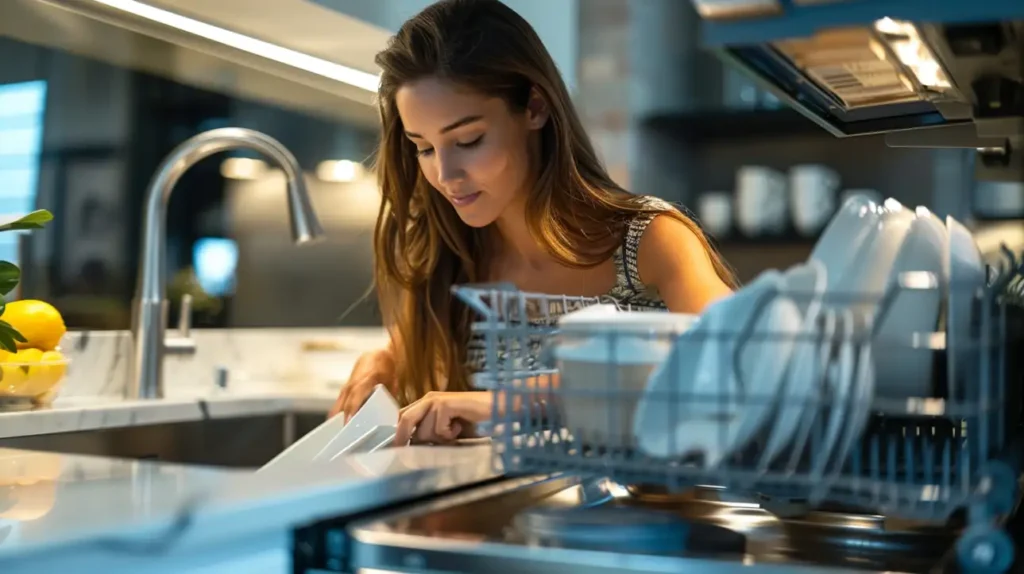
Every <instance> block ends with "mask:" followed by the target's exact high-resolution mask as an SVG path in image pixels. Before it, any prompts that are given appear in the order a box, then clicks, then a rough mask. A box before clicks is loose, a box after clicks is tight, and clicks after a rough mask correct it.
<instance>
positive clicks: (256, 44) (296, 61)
mask: <svg viewBox="0 0 1024 574" xmlns="http://www.w3.org/2000/svg"><path fill="white" fill-rule="evenodd" d="M93 1H94V2H96V3H98V4H103V5H104V6H109V7H110V8H114V9H116V10H121V11H122V12H127V13H129V14H134V15H135V16H138V17H140V18H145V19H147V20H151V21H153V22H159V23H160V24H164V25H167V26H170V27H172V28H177V29H179V30H183V31H185V32H188V33H190V34H195V35H196V36H201V37H203V38H206V39H207V40H212V41H214V42H217V43H220V44H224V45H225V46H231V47H232V48H236V49H238V50H242V51H244V52H249V53H250V54H256V55H257V56H261V57H264V58H267V59H268V60H273V61H275V62H279V63H281V64H285V65H287V66H292V67H294V68H299V69H300V70H305V71H307V72H311V73H313V74H317V75H319V76H323V77H325V78H330V79H332V80H336V81H338V82H342V83H345V84H348V85H350V86H355V87H357V88H361V89H363V90H366V91H368V92H376V91H377V87H378V85H379V83H380V78H379V76H378V75H377V74H371V73H369V72H363V71H362V70H357V69H355V68H350V67H348V66H343V65H341V64H336V63H334V62H331V61H328V60H324V59H322V58H317V57H315V56H310V55H309V54H304V53H302V52H298V51H296V50H291V49H288V48H285V47H283V46H278V45H277V44H271V43H270V42H264V41H262V40H257V39H256V38H253V37H251V36H246V35H244V34H239V33H237V32H232V31H231V30H227V29H225V28H220V27H218V26H213V25H211V24H207V23H205V22H200V21H199V20H194V19H192V18H188V17H186V16H182V15H180V14H175V13H174V12H169V11H167V10H162V9H160V8H157V7H155V6H150V5H149V4H143V3H142V2H138V1H136V0H93Z"/></svg>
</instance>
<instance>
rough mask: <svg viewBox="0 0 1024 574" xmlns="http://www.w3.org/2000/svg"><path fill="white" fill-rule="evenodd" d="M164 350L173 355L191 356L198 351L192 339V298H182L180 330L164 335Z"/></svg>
mask: <svg viewBox="0 0 1024 574" xmlns="http://www.w3.org/2000/svg"><path fill="white" fill-rule="evenodd" d="M164 349H165V350H166V351H167V353H169V354H172V355H189V354H192V353H194V352H195V351H196V342H195V340H194V339H192V296H191V295H188V294H186V295H182V296H181V307H180V308H179V309H178V330H177V332H175V333H166V334H165V335H164Z"/></svg>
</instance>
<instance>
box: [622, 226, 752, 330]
mask: <svg viewBox="0 0 1024 574" xmlns="http://www.w3.org/2000/svg"><path fill="white" fill-rule="evenodd" d="M637 268H638V270H639V272H640V279H641V281H643V282H644V283H645V284H647V285H650V286H653V287H655V288H657V290H658V293H659V294H660V295H661V298H662V300H664V301H665V304H666V305H667V306H668V309H669V311H672V312H675V313H700V312H701V311H703V310H704V308H705V307H707V306H708V304H710V303H711V302H713V301H715V300H716V299H719V298H721V297H724V296H726V295H728V294H730V293H732V289H730V288H729V286H728V285H726V283H725V282H724V281H722V279H721V277H719V276H718V273H717V272H716V271H715V267H714V265H713V264H712V262H711V256H710V254H709V253H708V248H707V247H706V246H705V243H704V242H703V241H701V239H700V238H699V237H697V234H696V233H695V232H693V231H692V230H691V229H690V228H689V227H687V226H686V224H684V223H683V222H682V221H679V220H678V219H675V218H674V217H671V216H669V215H659V216H657V217H655V218H654V220H653V221H651V223H650V224H649V225H648V226H647V230H646V231H645V232H644V234H643V237H642V238H641V239H640V248H639V250H638V254H637Z"/></svg>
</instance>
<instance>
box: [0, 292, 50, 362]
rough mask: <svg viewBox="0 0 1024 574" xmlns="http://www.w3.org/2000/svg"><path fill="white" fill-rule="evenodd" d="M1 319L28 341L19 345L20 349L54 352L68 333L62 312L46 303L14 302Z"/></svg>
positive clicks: (31, 301) (9, 305)
mask: <svg viewBox="0 0 1024 574" xmlns="http://www.w3.org/2000/svg"><path fill="white" fill-rule="evenodd" d="M0 319H2V320H4V321H7V322H8V323H10V324H11V326H12V327H14V328H15V329H17V330H18V332H19V333H21V335H22V336H23V337H25V339H27V341H26V342H24V343H21V342H19V343H18V348H19V349H29V348H35V349H42V350H43V351H52V350H53V349H56V348H57V345H59V344H60V340H61V337H63V336H64V333H66V332H67V327H65V326H64V318H63V317H61V316H60V311H57V309H56V308H54V306H53V305H50V304H49V303H47V302H45V301H36V300H33V299H27V300H25V301H12V302H10V303H8V304H7V308H6V309H5V310H4V314H3V315H2V316H0Z"/></svg>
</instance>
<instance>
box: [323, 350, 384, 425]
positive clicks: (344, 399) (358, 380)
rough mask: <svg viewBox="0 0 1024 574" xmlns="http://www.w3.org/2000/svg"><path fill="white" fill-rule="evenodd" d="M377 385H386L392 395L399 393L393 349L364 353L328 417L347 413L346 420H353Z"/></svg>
mask: <svg viewBox="0 0 1024 574" xmlns="http://www.w3.org/2000/svg"><path fill="white" fill-rule="evenodd" d="M377 385H384V386H385V387H386V388H387V389H388V390H389V391H390V392H391V394H392V396H393V395H394V394H395V393H396V392H397V390H398V389H396V388H395V387H396V385H397V381H396V379H395V357H394V355H393V354H392V351H391V349H380V350H377V351H370V352H368V353H363V355H362V356H361V357H359V359H358V360H357V361H356V364H355V367H353V368H352V374H351V375H349V378H348V382H347V383H345V386H343V387H342V388H341V392H340V393H339V394H338V400H337V401H335V402H334V406H333V407H331V412H330V414H329V415H328V417H333V416H335V415H337V414H338V413H339V412H343V413H345V420H346V422H348V419H350V418H352V416H353V415H355V414H356V411H358V410H359V409H360V408H361V407H362V406H363V403H365V402H366V399H368V398H370V395H371V394H373V389H374V388H376V387H377Z"/></svg>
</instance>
